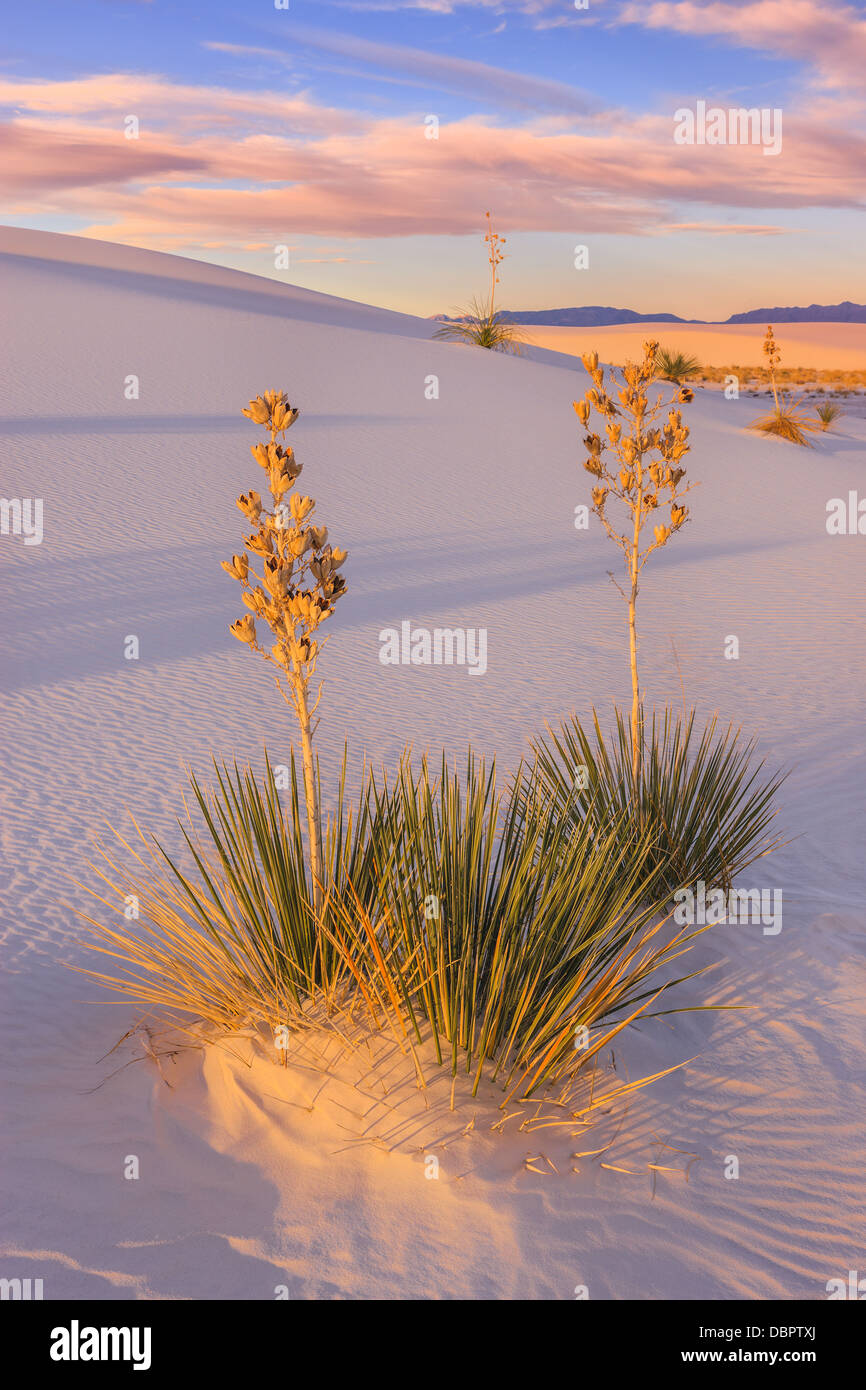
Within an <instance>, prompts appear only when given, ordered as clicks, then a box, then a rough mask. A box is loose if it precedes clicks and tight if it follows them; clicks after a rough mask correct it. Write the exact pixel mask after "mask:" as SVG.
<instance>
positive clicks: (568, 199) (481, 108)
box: [0, 0, 866, 320]
mask: <svg viewBox="0 0 866 1390" xmlns="http://www.w3.org/2000/svg"><path fill="white" fill-rule="evenodd" d="M578 5H580V6H582V8H578ZM4 28H5V33H4V40H5V42H4V46H3V52H2V56H0V198H2V202H0V222H2V223H4V224H11V225H15V226H23V227H36V228H41V229H45V230H48V231H61V232H69V233H73V234H76V235H79V236H87V237H94V238H97V239H100V240H105V241H116V242H123V243H126V244H129V245H134V246H143V247H148V248H150V249H154V250H158V251H168V252H173V253H175V254H178V255H182V256H189V257H193V258H194V259H197V260H208V261H214V262H217V263H220V264H224V265H229V266H233V267H236V268H238V269H242V270H247V271H251V272H253V273H255V274H257V275H265V276H271V277H273V278H276V279H278V280H282V281H287V282H290V283H294V284H299V285H303V286H305V287H307V288H310V289H315V290H322V291H325V292H327V293H329V294H336V295H340V296H343V297H345V298H349V299H356V300H361V301H364V302H366V303H374V304H382V305H385V306H387V307H389V308H394V309H402V310H406V311H408V312H410V313H415V314H421V315H431V314H434V313H439V312H450V311H453V310H455V309H460V308H463V307H465V306H466V304H467V303H468V302H469V300H470V299H471V298H472V296H473V295H483V294H484V293H485V291H486V288H487V284H488V267H487V264H486V259H485V257H486V250H485V247H484V244H483V242H482V237H483V234H484V230H485V212H486V211H488V210H490V211H491V212H492V213H493V215H494V218H495V223H496V228H497V230H498V231H499V232H500V234H502V235H504V236H505V237H506V238H507V240H506V244H505V248H504V249H505V252H506V259H505V260H504V261H503V263H502V265H501V268H500V284H499V286H498V287H497V296H498V303H499V304H500V306H501V307H506V308H510V309H543V308H553V307H557V308H558V307H563V306H570V305H580V304H604V305H614V306H616V307H618V308H630V309H635V310H638V311H639V312H642V313H653V312H667V313H675V314H679V315H681V316H682V317H684V318H700V319H708V320H719V319H724V318H727V316H728V315H729V314H731V313H735V312H738V311H741V310H746V309H753V308H760V307H763V306H770V305H788V304H810V303H813V302H814V303H822V304H831V303H838V302H839V301H840V300H843V299H852V300H855V301H856V302H861V303H862V302H864V301H866V271H864V257H863V252H862V248H863V246H864V244H866V215H864V201H866V193H864V190H866V83H864V77H863V74H864V73H866V4H862V3H852V4H848V3H844V2H843V3H838V0H663V2H662V0H287V3H285V4H284V0H276V2H275V0H207V3H199V2H198V0H66V3H62V4H60V3H57V0H52V3H46V0H27V3H20V4H18V5H17V6H16V7H14V8H13V7H12V6H11V5H10V6H9V7H8V8H7V11H6V19H5V21H4ZM699 103H705V104H706V105H705V109H706V110H709V111H712V110H713V109H714V108H717V109H720V110H721V111H722V112H724V113H727V112H728V111H729V110H730V109H733V108H755V109H757V110H758V111H760V112H766V118H765V119H766V120H767V122H768V123H769V122H775V125H771V124H768V125H767V126H766V138H765V139H764V141H763V143H743V142H742V141H740V142H738V143H734V142H731V141H729V140H728V139H727V138H726V141H725V143H724V144H722V143H718V142H713V140H712V138H711V139H710V140H708V141H707V142H700V141H699V140H698V138H697V136H698V135H699V134H700V128H699V126H698V125H696V126H695V128H694V131H693V132H691V134H692V136H693V139H692V142H691V143H689V142H688V141H686V140H685V136H686V135H688V134H689V133H690V132H689V129H688V125H687V119H688V118H687V117H683V116H682V114H680V115H678V114H677V113H682V112H690V113H697V112H698V111H699V109H700V108H699ZM774 112H777V113H781V115H780V116H778V115H777V116H775V117H774V116H773V113H774ZM724 125H725V131H726V136H727V133H728V126H727V117H726V114H725V118H724ZM771 131H779V132H781V148H780V149H779V151H778V152H777V153H767V152H766V147H767V146H770V145H771V144H772V143H773V141H772V140H771V139H770V133H771ZM677 132H679V134H677ZM717 132H718V127H717ZM577 248H585V250H582V251H578V249H577Z"/></svg>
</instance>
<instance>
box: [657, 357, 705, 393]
mask: <svg viewBox="0 0 866 1390" xmlns="http://www.w3.org/2000/svg"><path fill="white" fill-rule="evenodd" d="M655 371H656V376H657V377H659V378H660V379H661V380H662V381H672V382H673V383H674V385H675V386H682V385H683V383H684V382H686V381H688V379H689V377H691V376H697V374H698V372H700V371H701V364H700V362H699V361H698V359H697V358H696V357H690V356H689V355H688V354H687V353H684V352H674V351H673V350H672V349H671V348H665V347H660V348H659V349H658V351H657V353H656V359H655Z"/></svg>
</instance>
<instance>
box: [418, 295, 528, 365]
mask: <svg viewBox="0 0 866 1390" xmlns="http://www.w3.org/2000/svg"><path fill="white" fill-rule="evenodd" d="M433 336H434V338H445V339H448V340H449V341H451V342H459V343H474V344H475V346H476V347H483V348H489V349H491V351H493V352H510V353H513V354H514V355H515V356H517V357H520V356H521V355H522V353H523V340H524V337H525V334H524V332H523V329H522V328H521V327H520V326H519V325H518V324H516V323H509V322H508V320H507V319H503V317H502V315H501V314H500V313H499V312H498V311H497V310H494V309H492V308H491V306H490V305H489V304H484V303H482V302H481V301H479V300H477V299H475V300H473V302H472V309H471V310H470V312H469V313H468V314H466V315H464V317H463V318H462V319H455V320H454V321H453V322H449V323H443V324H442V327H441V328H437V330H436V332H435V333H434V334H433Z"/></svg>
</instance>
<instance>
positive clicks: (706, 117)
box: [674, 101, 782, 154]
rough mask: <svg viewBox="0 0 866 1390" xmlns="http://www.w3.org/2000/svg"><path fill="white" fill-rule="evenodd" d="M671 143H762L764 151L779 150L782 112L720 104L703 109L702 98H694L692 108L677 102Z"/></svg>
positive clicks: (770, 152)
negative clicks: (694, 101)
mask: <svg viewBox="0 0 866 1390" xmlns="http://www.w3.org/2000/svg"><path fill="white" fill-rule="evenodd" d="M674 144H676V145H763V147H764V154H780V153H781V150H782V112H781V111H780V110H779V108H778V107H774V108H773V109H772V110H771V109H770V108H769V107H768V106H764V107H762V108H761V109H760V110H759V109H758V107H757V106H752V107H749V108H748V109H747V108H746V107H745V106H734V107H731V108H730V110H728V111H725V110H723V109H722V107H721V106H711V107H710V108H709V110H707V103H706V102H705V101H699V102H697V104H696V106H695V109H694V111H692V109H691V107H688V106H681V107H680V109H679V110H678V111H675V112H674Z"/></svg>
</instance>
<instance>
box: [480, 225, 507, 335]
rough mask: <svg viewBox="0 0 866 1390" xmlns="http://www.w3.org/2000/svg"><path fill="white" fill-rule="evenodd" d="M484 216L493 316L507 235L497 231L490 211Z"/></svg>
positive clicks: (491, 312) (491, 311)
mask: <svg viewBox="0 0 866 1390" xmlns="http://www.w3.org/2000/svg"><path fill="white" fill-rule="evenodd" d="M484 216H485V217H486V218H487V235H486V236H485V238H484V242H485V245H486V246H487V259H488V261H489V262H490V315H491V318H492V316H493V303H494V300H495V299H496V286H497V285H498V284H499V273H498V272H499V263H500V261H504V260H505V252H504V251H503V250H502V247H503V246H504V245H505V237H504V236H500V235H499V233H498V232H497V231H496V229H495V227H494V226H493V218H492V217H491V216H490V213H489V212H486V213H485V214H484Z"/></svg>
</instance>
